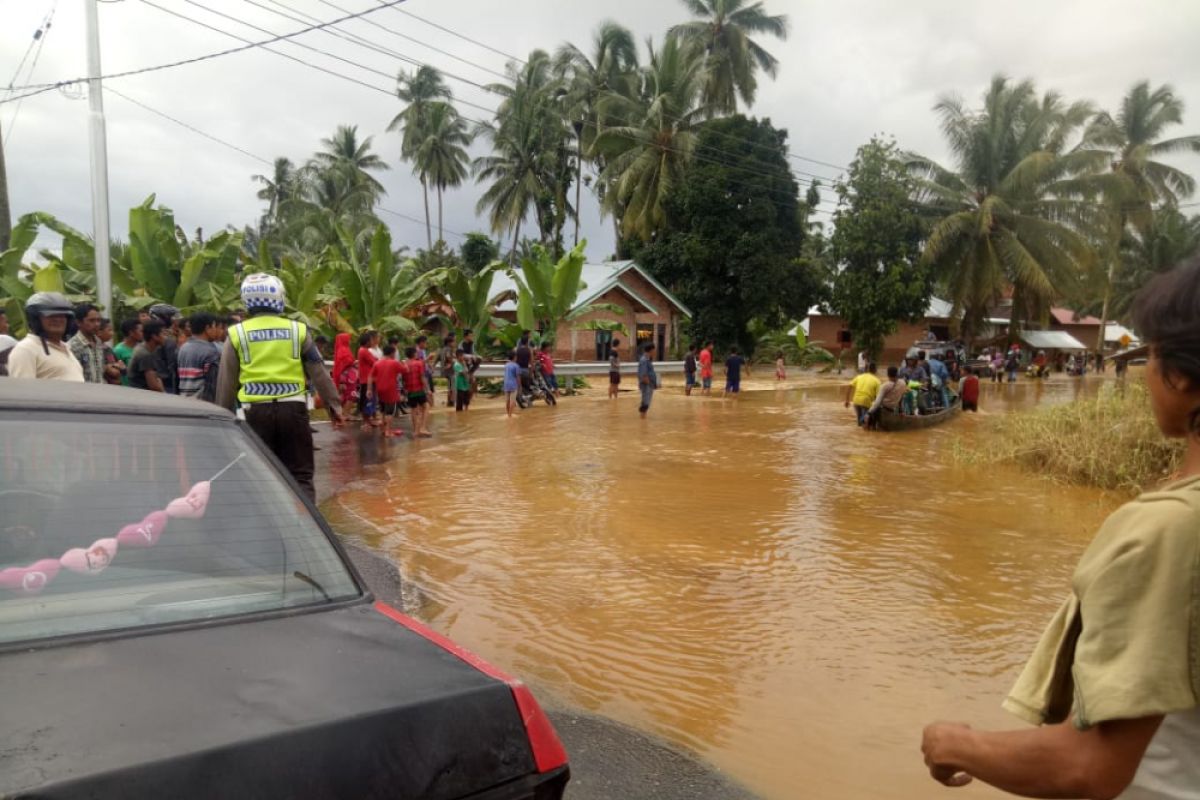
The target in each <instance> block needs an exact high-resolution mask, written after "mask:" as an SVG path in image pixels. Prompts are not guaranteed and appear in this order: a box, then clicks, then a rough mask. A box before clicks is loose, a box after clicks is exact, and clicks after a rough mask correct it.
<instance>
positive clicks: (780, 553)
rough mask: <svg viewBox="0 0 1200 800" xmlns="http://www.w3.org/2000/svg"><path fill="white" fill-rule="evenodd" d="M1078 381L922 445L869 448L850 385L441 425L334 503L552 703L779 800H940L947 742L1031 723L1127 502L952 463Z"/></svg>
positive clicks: (340, 519)
mask: <svg viewBox="0 0 1200 800" xmlns="http://www.w3.org/2000/svg"><path fill="white" fill-rule="evenodd" d="M1079 387H1080V384H1079V383H1078V382H1070V381H1066V380H1064V381H1062V382H1060V383H1052V384H1050V385H1047V386H1040V387H1033V386H1026V385H1023V384H1022V385H1018V386H1016V387H1007V386H1001V387H993V386H986V387H985V391H984V395H983V398H982V403H983V407H984V409H985V414H983V415H980V416H979V417H968V418H964V419H960V420H957V421H955V422H953V423H951V424H950V425H947V426H943V427H941V428H938V429H935V430H931V431H926V432H919V433H913V434H902V435H897V434H893V435H869V434H863V433H861V432H859V431H858V430H856V429H855V427H854V425H853V423H852V414H851V412H850V411H846V410H844V409H843V408H842V404H841V402H840V401H839V399H838V398H837V397H835V394H834V392H835V390H834V389H833V388H832V387H821V388H816V389H808V390H787V391H767V392H756V393H747V394H745V395H743V397H741V398H740V399H738V400H737V401H730V402H724V401H721V400H720V399H701V398H698V397H693V398H684V397H682V396H681V395H679V394H676V393H674V392H664V393H661V394H660V395H659V396H658V397H657V398H656V399H655V403H654V408H653V410H652V411H651V416H650V418H649V419H648V420H646V421H642V420H640V419H639V418H638V415H637V413H636V409H635V403H636V401H635V400H633V398H631V397H623V398H622V399H621V400H619V401H617V402H616V403H615V404H613V403H610V402H608V401H605V400H603V399H600V398H596V399H591V398H588V399H571V400H566V401H564V402H562V403H561V404H560V405H559V406H558V408H557V409H553V410H552V409H547V408H537V409H534V410H531V411H528V412H525V413H524V414H522V415H521V416H520V417H519V418H517V419H514V420H506V419H504V418H503V414H502V412H501V411H497V410H495V409H487V410H473V411H471V412H469V413H468V414H466V415H459V416H457V417H454V416H453V415H441V416H439V418H438V420H437V422H436V423H435V425H436V426H437V427H439V428H440V431H439V436H438V437H437V438H436V439H434V440H432V441H430V442H421V443H419V444H413V443H410V442H397V443H394V444H390V445H386V447H387V450H388V452H386V453H380V452H375V451H374V450H372V451H371V452H369V453H367V455H368V456H369V457H371V458H379V457H380V456H387V457H388V458H390V460H384V461H383V463H380V464H378V465H376V466H373V467H368V468H366V469H365V470H364V471H361V472H360V471H359V470H358V469H357V468H356V467H354V465H353V464H352V463H350V462H352V461H353V460H354V459H349V460H348V461H347V462H346V464H345V465H344V466H343V467H341V468H340V469H342V470H343V474H342V475H341V476H339V477H338V480H340V482H342V483H345V486H344V487H343V488H342V490H341V491H340V493H339V494H338V495H337V496H336V497H335V498H334V499H333V500H332V501H331V502H330V503H328V504H327V506H326V510H327V512H328V513H329V515H330V517H331V518H332V519H333V520H334V523H335V525H336V526H338V527H339V528H340V529H342V530H345V531H353V532H354V534H356V535H360V536H361V537H362V538H363V539H364V540H365V542H366V543H367V544H369V545H371V546H374V547H377V548H380V549H382V550H385V551H387V552H388V553H390V554H391V555H392V556H393V557H394V558H395V559H396V560H397V561H398V562H399V564H400V565H401V569H402V572H403V573H404V575H405V577H406V578H407V579H408V580H409V581H410V582H411V584H412V585H414V586H416V587H419V592H418V593H417V594H416V595H415V596H414V598H413V600H414V606H415V607H414V608H413V609H412V610H413V611H414V612H415V613H416V614H418V615H419V616H421V617H422V618H424V619H425V620H426V621H428V622H430V623H431V624H432V625H433V626H434V627H435V628H437V629H438V630H440V631H442V632H444V633H447V634H449V635H450V636H451V637H453V638H454V639H455V640H457V641H459V642H460V643H462V644H464V645H466V646H468V647H470V648H472V649H474V650H476V651H478V652H480V653H481V654H483V655H484V656H486V657H487V658H489V659H491V660H492V661H494V662H496V663H498V664H499V665H500V666H502V667H504V668H506V669H508V670H510V671H513V672H515V673H517V674H519V675H521V676H523V677H525V678H526V679H527V680H528V681H529V682H530V683H531V684H533V685H534V686H535V688H538V689H540V690H541V691H543V692H551V693H553V694H554V695H556V696H558V697H559V698H560V699H562V700H564V701H566V702H569V703H572V704H575V705H578V706H581V707H584V708H587V709H591V710H594V711H597V712H601V713H603V714H606V715H609V716H612V717H614V718H616V719H619V720H622V721H624V722H627V723H630V724H632V725H634V726H636V727H638V728H641V729H643V730H647V731H651V732H654V733H656V734H659V735H661V736H663V737H665V738H667V739H669V740H671V741H674V742H677V743H679V744H682V745H685V746H687V747H689V748H692V749H694V750H695V751H697V752H699V753H700V754H702V755H703V756H705V757H707V758H708V759H710V760H711V761H712V762H713V763H715V764H716V765H717V766H718V767H720V768H721V769H722V770H724V771H726V772H727V773H728V774H730V775H731V776H733V777H734V778H736V779H738V780H740V781H742V782H743V783H745V784H746V785H747V786H749V787H750V788H752V789H754V790H756V791H758V792H760V793H761V794H762V795H763V796H764V797H767V798H812V799H814V800H819V799H820V798H836V799H837V800H843V799H845V798H904V799H905V800H908V799H910V798H925V797H930V796H934V795H936V793H937V792H938V791H939V790H938V788H937V787H936V786H935V785H934V784H932V783H931V782H929V780H928V778H927V777H926V776H925V773H924V771H923V768H922V764H921V760H920V754H919V753H918V751H917V748H918V745H919V737H920V730H921V726H922V724H923V723H925V722H926V721H931V720H934V719H937V718H954V719H967V720H971V721H973V722H975V723H977V724H982V725H1010V726H1011V725H1014V724H1017V723H1016V722H1015V720H1012V719H1010V718H1007V717H1006V715H1004V714H1003V712H1001V711H999V709H998V703H999V701H1000V699H1001V698H1002V696H1003V693H1004V692H1005V690H1006V689H1007V688H1008V686H1009V685H1010V684H1011V682H1012V681H1013V679H1014V678H1015V677H1016V672H1017V671H1018V669H1019V667H1020V665H1021V663H1022V660H1023V657H1024V656H1025V655H1026V654H1027V653H1028V652H1029V650H1030V648H1031V646H1032V644H1033V642H1034V641H1035V640H1036V637H1037V635H1038V633H1039V632H1040V629H1041V626H1042V625H1043V624H1044V623H1045V621H1046V620H1047V618H1048V616H1049V615H1050V614H1051V613H1052V611H1053V609H1054V608H1055V606H1056V605H1057V603H1058V601H1059V599H1060V598H1061V596H1062V594H1063V592H1064V591H1065V589H1066V586H1067V578H1068V576H1069V573H1070V570H1071V567H1072V565H1073V562H1074V561H1075V559H1076V558H1077V557H1078V555H1079V553H1080V552H1081V550H1082V548H1083V546H1084V545H1085V544H1086V542H1087V540H1088V539H1089V537H1090V536H1091V534H1092V533H1093V532H1094V530H1095V529H1096V527H1097V525H1098V524H1099V523H1100V521H1101V520H1102V519H1103V517H1104V515H1105V514H1106V513H1107V512H1109V511H1111V509H1112V508H1113V507H1114V505H1115V504H1116V502H1117V501H1116V500H1115V499H1114V498H1111V497H1107V498H1106V497H1103V496H1101V495H1100V494H1099V493H1096V492H1091V491H1087V490H1081V489H1069V488H1063V487H1059V486H1054V485H1052V484H1049V483H1046V482H1044V481H1041V480H1039V479H1037V478H1036V477H1032V476H1029V475H1025V474H1021V473H1019V472H1015V471H1005V470H997V469H994V468H989V469H986V470H980V469H973V468H968V467H963V466H960V465H958V464H956V463H955V462H954V461H953V459H951V458H950V455H949V454H950V451H951V448H952V447H953V446H954V442H955V440H956V439H963V440H969V439H971V438H972V437H976V436H980V435H983V432H984V429H985V425H984V423H985V416H986V414H988V413H990V414H996V413H1007V412H1009V411H1012V410H1015V409H1020V408H1023V407H1028V406H1031V405H1034V404H1036V403H1039V402H1061V401H1065V400H1068V399H1070V398H1071V396H1073V395H1074V394H1077V393H1078V392H1079V391H1080V388H1079ZM363 446H364V447H367V448H378V447H379V445H375V444H367V445H363ZM336 469H339V468H338V467H337V466H336V465H335V470H336ZM943 791H944V790H943ZM956 796H962V797H972V796H975V797H985V796H996V795H995V793H993V792H991V791H990V790H988V789H986V788H979V787H970V788H968V789H966V790H963V791H960V792H959V793H958V795H956Z"/></svg>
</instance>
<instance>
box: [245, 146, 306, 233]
mask: <svg viewBox="0 0 1200 800" xmlns="http://www.w3.org/2000/svg"><path fill="white" fill-rule="evenodd" d="M251 180H254V181H257V182H258V183H261V184H262V187H263V188H261V189H259V190H258V194H257V195H256V196H257V197H258V199H259V200H265V201H266V202H267V213H266V214H264V215H263V228H264V229H265V228H268V227H275V228H278V227H279V226H280V225H281V224H282V222H283V220H282V214H283V206H284V203H285V202H287V200H288V199H289V198H291V197H292V194H293V193H294V192H295V191H296V185H297V182H298V176H297V173H296V165H295V164H293V163H292V160H291V159H290V158H277V159H275V164H274V168H273V170H272V172H271V177H269V178H268V177H267V176H266V175H253V176H251Z"/></svg>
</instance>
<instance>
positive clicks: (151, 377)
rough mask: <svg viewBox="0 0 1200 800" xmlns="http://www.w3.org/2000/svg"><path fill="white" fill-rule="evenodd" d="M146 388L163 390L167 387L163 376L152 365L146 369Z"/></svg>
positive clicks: (157, 390)
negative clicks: (164, 384) (164, 385)
mask: <svg viewBox="0 0 1200 800" xmlns="http://www.w3.org/2000/svg"><path fill="white" fill-rule="evenodd" d="M144 374H145V376H146V388H148V389H149V390H150V391H152V392H163V391H166V389H165V388H164V387H163V382H162V377H161V376H160V375H159V374H158V370H156V369H155V368H154V367H150V368H149V369H147V370H146V371H145V373H144Z"/></svg>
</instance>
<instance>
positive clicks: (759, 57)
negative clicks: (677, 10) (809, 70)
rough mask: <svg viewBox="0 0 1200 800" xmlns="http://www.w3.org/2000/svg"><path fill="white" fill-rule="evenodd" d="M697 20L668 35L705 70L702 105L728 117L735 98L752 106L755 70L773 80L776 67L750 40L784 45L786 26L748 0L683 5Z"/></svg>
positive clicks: (696, 1) (696, 0) (689, 0)
mask: <svg viewBox="0 0 1200 800" xmlns="http://www.w3.org/2000/svg"><path fill="white" fill-rule="evenodd" d="M683 4H684V5H685V6H687V8H688V10H689V11H691V12H692V14H693V15H695V16H696V17H699V19H696V20H693V21H691V22H685V23H683V24H681V25H676V26H675V27H673V28H671V32H670V33H671V35H672V36H678V37H679V38H680V39H682V40H683V41H684V42H686V43H687V44H688V45H689V46H690V48H691V50H692V52H693V53H695V54H696V58H697V59H700V60H701V63H702V65H703V70H704V104H705V106H706V107H708V108H709V109H710V110H711V111H713V112H715V113H724V114H733V113H734V112H736V111H737V101H738V98H739V97H740V98H741V100H742V102H743V103H744V104H745V105H746V106H747V107H749V106H751V105H753V104H754V95H755V92H756V91H757V89H758V78H757V73H758V71H759V70H762V71H763V72H765V73H767V74H768V75H770V76H771V77H772V78H774V77H775V76H776V74H777V72H778V70H779V61H778V60H777V59H776V58H775V57H774V56H773V55H771V54H770V53H768V52H767V51H766V50H765V49H764V48H763V47H762V45H760V44H759V43H758V42H756V41H754V39H753V38H751V36H752V35H753V34H767V35H769V36H774V37H775V38H777V39H780V40H784V39H787V33H788V20H787V17H786V16H785V15H783V14H779V15H775V16H772V15H770V14H768V13H767V12H766V9H765V7H764V6H763V4H762V3H761V2H753V3H751V2H749V0H683Z"/></svg>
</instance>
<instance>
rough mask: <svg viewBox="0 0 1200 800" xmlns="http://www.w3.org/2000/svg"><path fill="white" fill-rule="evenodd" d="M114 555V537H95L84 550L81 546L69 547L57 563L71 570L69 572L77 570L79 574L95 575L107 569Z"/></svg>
mask: <svg viewBox="0 0 1200 800" xmlns="http://www.w3.org/2000/svg"><path fill="white" fill-rule="evenodd" d="M116 556H117V540H116V539H97V540H96V541H94V542H92V546H91V547H89V548H87V549H86V550H85V549H84V548H82V547H73V548H71V549H70V550H68V551H67V552H65V553H63V554H62V558H60V559H59V560H58V563H60V564H62V565H63V566H64V567H66V568H67V569H69V570H71V572H78V573H80V574H81V575H95V574H96V573H99V572H103V571H104V570H105V569H107V568H108V565H109V564H111V563H112V560H113V559H114V558H116Z"/></svg>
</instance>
